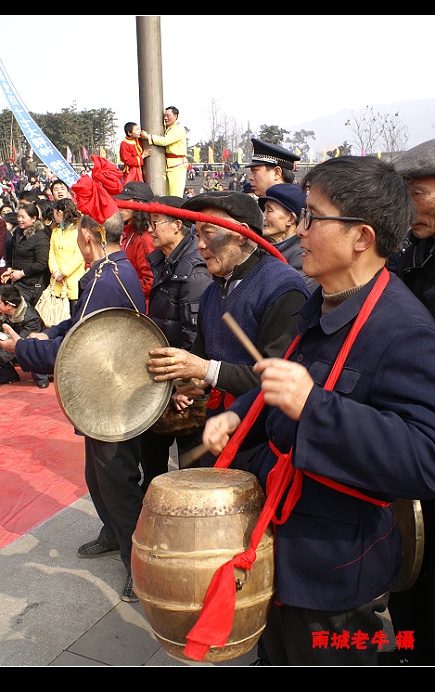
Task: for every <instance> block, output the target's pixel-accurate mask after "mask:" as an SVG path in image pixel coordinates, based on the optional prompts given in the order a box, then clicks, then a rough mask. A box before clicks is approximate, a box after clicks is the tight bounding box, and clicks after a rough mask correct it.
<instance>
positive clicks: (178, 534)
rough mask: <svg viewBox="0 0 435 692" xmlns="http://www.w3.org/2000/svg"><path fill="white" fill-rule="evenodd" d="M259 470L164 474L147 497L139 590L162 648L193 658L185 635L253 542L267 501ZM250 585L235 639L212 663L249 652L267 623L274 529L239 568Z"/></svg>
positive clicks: (137, 542) (139, 545) (136, 540)
mask: <svg viewBox="0 0 435 692" xmlns="http://www.w3.org/2000/svg"><path fill="white" fill-rule="evenodd" d="M264 499H265V498H264V494H263V491H262V489H261V487H260V485H259V483H258V481H257V479H256V478H255V476H253V474H251V473H247V472H245V471H238V470H235V469H218V468H194V469H184V470H180V471H171V472H169V473H166V474H163V475H160V476H157V477H156V478H154V479H153V481H152V482H151V484H150V486H149V488H148V490H147V493H146V495H145V498H144V502H143V508H142V512H141V514H140V517H139V520H138V523H137V526H136V530H135V532H134V534H133V549H132V574H133V583H134V590H135V592H136V594H137V596H138V598H139V600H140V603H141V605H142V608H143V610H144V612H145V615H146V617H147V619H148V621H149V623H150V625H151V628H152V630H153V632H154V634H155V636H156V638H157V639H158V641H159V643H160V644H161V646H162V647H163V648H164V649H165V650H166V651H167V652H168V653H169V654H171V655H172V656H175V657H176V658H179V659H184V660H186V656H185V655H184V654H183V649H184V647H185V645H186V636H187V634H188V633H189V632H190V630H191V629H192V627H193V626H194V624H195V623H196V621H197V619H198V617H199V615H200V612H201V607H202V603H203V600H204V597H205V594H206V592H207V589H208V586H209V584H210V581H211V579H212V577H213V575H214V573H215V572H216V570H217V569H218V568H219V567H220V566H221V565H222V564H224V563H226V562H228V561H229V560H231V559H232V558H233V557H234V556H235V555H237V554H239V553H242V552H244V551H245V550H246V549H247V548H248V547H249V542H250V538H251V534H252V531H253V529H254V527H255V525H256V523H257V520H258V517H259V515H260V512H261V510H262V508H263V504H264ZM235 579H236V580H240V582H241V584H243V586H242V588H241V589H240V590H237V591H236V608H235V616H234V622H233V628H232V630H231V633H230V636H229V638H228V641H227V643H226V645H225V646H224V647H221V648H218V647H211V648H210V649H209V651H208V653H207V654H206V656H205V658H204V661H205V662H216V661H225V660H228V659H232V658H237V657H238V656H242V655H243V654H245V653H247V652H248V651H250V650H251V649H252V648H253V647H254V646H255V644H256V643H257V641H258V639H259V637H260V635H261V632H262V631H263V629H264V627H265V624H266V615H267V610H268V606H269V603H270V601H271V598H272V596H273V587H274V559H273V531H272V529H271V528H269V529H268V530H267V531H266V533H265V534H264V535H263V537H262V539H261V541H260V544H259V546H258V548H257V559H256V561H255V562H254V564H253V566H252V569H251V570H250V571H247V572H245V571H243V570H238V569H236V570H235Z"/></svg>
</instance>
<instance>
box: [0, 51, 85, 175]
mask: <svg viewBox="0 0 435 692" xmlns="http://www.w3.org/2000/svg"><path fill="white" fill-rule="evenodd" d="M0 84H1V86H2V88H3V92H4V95H5V96H6V99H7V102H8V103H9V107H10V109H11V111H12V113H13V114H14V116H15V118H16V120H17V122H18V125H19V126H20V128H21V130H22V132H23V135H24V136H25V138H26V139H27V141H28V142H29V144H30V146H31V147H32V149H33V151H34V152H35V154H36V155H37V156H38V157H39V158H40V159H41V161H42V162H43V163H44V164H45V165H46V166H47V168H49V169H50V170H51V171H53V173H56V175H57V177H58V178H60V180H63V181H64V182H65V183H66V184H67V185H68V187H71V185H73V184H74V183H76V182H77V180H78V179H79V175H78V174H77V173H76V172H75V170H74V168H73V167H72V166H70V165H69V163H68V162H67V161H66V160H65V159H64V158H63V156H62V154H61V153H60V152H59V151H58V150H57V149H56V147H55V146H54V144H52V143H51V142H50V140H49V139H48V137H46V136H45V135H44V133H43V132H42V130H41V129H40V128H39V127H38V125H37V124H36V123H35V121H34V120H33V119H32V118H31V117H30V115H29V112H28V110H27V108H26V107H25V105H24V103H23V102H22V100H21V98H20V96H19V94H18V93H17V92H16V91H15V89H14V87H13V86H12V84H11V81H10V79H9V77H8V75H7V73H6V70H5V69H4V67H3V63H2V62H1V60H0Z"/></svg>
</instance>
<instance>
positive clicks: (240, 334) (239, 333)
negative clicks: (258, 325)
mask: <svg viewBox="0 0 435 692" xmlns="http://www.w3.org/2000/svg"><path fill="white" fill-rule="evenodd" d="M222 319H223V321H224V322H225V324H226V325H227V327H229V328H230V329H231V331H232V332H233V334H234V336H236V337H237V338H238V340H239V341H240V343H241V344H242V346H244V347H245V349H246V350H247V352H248V353H249V355H250V356H251V357H252V358H253V360H254V361H255V362H257V361H258V360H263V356H262V355H261V353H260V351H259V350H258V349H257V348H256V347H255V346H254V344H253V343H252V341H251V340H250V338H249V337H248V336H247V335H246V334H245V332H244V331H243V329H242V328H241V327H239V325H238V324H237V322H236V320H235V319H234V317H233V316H232V315H230V313H229V312H225V313H224V314H223V315H222Z"/></svg>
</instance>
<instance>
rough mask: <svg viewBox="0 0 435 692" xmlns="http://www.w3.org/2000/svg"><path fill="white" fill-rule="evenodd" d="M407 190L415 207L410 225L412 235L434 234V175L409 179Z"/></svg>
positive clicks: (427, 235)
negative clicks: (412, 222)
mask: <svg viewBox="0 0 435 692" xmlns="http://www.w3.org/2000/svg"><path fill="white" fill-rule="evenodd" d="M409 191H410V193H411V197H412V199H413V200H414V204H415V206H416V209H417V218H416V221H415V223H414V224H413V225H412V231H413V233H414V235H415V236H416V237H417V238H430V237H431V236H435V176H432V175H431V176H427V177H424V178H416V179H415V180H411V181H410V183H409Z"/></svg>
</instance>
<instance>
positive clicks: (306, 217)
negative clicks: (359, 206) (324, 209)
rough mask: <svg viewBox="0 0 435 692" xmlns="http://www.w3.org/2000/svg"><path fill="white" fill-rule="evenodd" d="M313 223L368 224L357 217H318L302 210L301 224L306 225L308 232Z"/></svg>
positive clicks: (307, 210)
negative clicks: (343, 222) (344, 222)
mask: <svg viewBox="0 0 435 692" xmlns="http://www.w3.org/2000/svg"><path fill="white" fill-rule="evenodd" d="M313 221H347V222H349V221H351V222H353V223H358V222H359V223H368V221H365V219H360V218H358V217H356V216H316V215H315V214H313V212H312V211H310V210H309V209H301V217H300V223H303V224H304V229H305V230H306V231H308V230H309V229H310V228H311V224H312V223H313Z"/></svg>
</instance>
